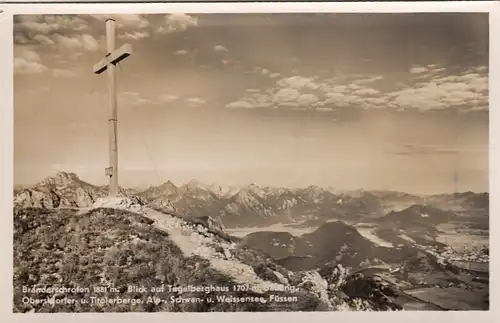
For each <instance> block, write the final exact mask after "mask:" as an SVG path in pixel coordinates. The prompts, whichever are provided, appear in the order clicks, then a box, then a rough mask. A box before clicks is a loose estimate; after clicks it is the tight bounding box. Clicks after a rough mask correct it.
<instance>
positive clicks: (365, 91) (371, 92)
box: [352, 88, 380, 95]
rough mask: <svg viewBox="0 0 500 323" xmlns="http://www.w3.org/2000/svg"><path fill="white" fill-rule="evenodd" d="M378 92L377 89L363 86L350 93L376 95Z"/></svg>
mask: <svg viewBox="0 0 500 323" xmlns="http://www.w3.org/2000/svg"><path fill="white" fill-rule="evenodd" d="M379 93H380V91H379V90H375V89H371V88H363V89H359V90H355V91H354V92H352V94H354V95H376V94H379Z"/></svg>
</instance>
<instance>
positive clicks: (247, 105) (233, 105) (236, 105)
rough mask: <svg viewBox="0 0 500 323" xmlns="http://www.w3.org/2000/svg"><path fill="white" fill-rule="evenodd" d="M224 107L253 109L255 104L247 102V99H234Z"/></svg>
mask: <svg viewBox="0 0 500 323" xmlns="http://www.w3.org/2000/svg"><path fill="white" fill-rule="evenodd" d="M226 108H231V109H253V108H255V105H254V104H252V103H250V102H248V101H244V100H242V101H235V102H231V103H229V104H227V105H226Z"/></svg>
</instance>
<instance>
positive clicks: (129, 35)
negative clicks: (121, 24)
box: [118, 31, 149, 40]
mask: <svg viewBox="0 0 500 323" xmlns="http://www.w3.org/2000/svg"><path fill="white" fill-rule="evenodd" d="M147 37H149V33H148V32H141V31H133V32H126V33H123V34H120V35H118V38H120V39H129V40H140V39H143V38H147Z"/></svg>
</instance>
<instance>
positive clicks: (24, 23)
mask: <svg viewBox="0 0 500 323" xmlns="http://www.w3.org/2000/svg"><path fill="white" fill-rule="evenodd" d="M16 27H18V28H19V29H21V30H26V31H30V32H35V33H37V34H38V33H40V34H46V35H47V34H49V33H51V32H55V31H58V30H62V29H65V30H71V31H82V30H86V29H88V24H87V22H86V21H85V20H84V19H82V18H80V17H77V16H71V15H22V16H19V21H18V22H17V23H16Z"/></svg>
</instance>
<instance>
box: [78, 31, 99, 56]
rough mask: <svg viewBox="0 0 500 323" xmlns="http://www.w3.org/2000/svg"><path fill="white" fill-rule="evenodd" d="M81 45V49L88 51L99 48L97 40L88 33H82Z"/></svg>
mask: <svg viewBox="0 0 500 323" xmlns="http://www.w3.org/2000/svg"><path fill="white" fill-rule="evenodd" d="M81 39H82V47H83V49H85V50H87V51H90V52H95V51H97V50H99V43H98V42H97V40H96V39H95V38H94V37H92V36H90V35H89V34H85V35H82V38H81Z"/></svg>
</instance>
